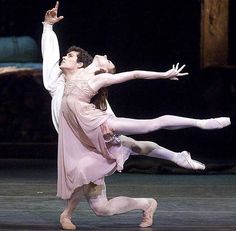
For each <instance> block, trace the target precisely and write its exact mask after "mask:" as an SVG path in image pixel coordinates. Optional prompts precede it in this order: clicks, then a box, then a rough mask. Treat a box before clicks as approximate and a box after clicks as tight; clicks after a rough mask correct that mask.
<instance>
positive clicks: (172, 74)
mask: <svg viewBox="0 0 236 231" xmlns="http://www.w3.org/2000/svg"><path fill="white" fill-rule="evenodd" d="M184 67H185V65H182V66H181V67H180V68H179V63H177V64H176V66H175V65H173V66H172V69H170V70H168V71H166V73H165V74H166V77H167V78H168V79H170V80H179V78H177V77H178V76H185V75H188V72H181V71H182V70H183V69H184Z"/></svg>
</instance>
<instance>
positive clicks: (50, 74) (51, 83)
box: [41, 22, 61, 97]
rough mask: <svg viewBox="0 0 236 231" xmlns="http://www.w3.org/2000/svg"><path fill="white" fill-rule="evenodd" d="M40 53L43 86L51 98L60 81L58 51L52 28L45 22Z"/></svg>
mask: <svg viewBox="0 0 236 231" xmlns="http://www.w3.org/2000/svg"><path fill="white" fill-rule="evenodd" d="M41 51H42V56H43V84H44V87H45V88H46V89H47V90H48V91H49V93H50V94H51V96H52V97H53V95H54V94H55V91H56V89H57V86H58V84H59V83H58V82H60V81H61V78H60V76H61V70H60V67H59V60H60V51H59V45H58V39H57V36H56V34H55V32H54V31H53V26H52V25H50V24H47V23H45V22H43V34H42V38H41Z"/></svg>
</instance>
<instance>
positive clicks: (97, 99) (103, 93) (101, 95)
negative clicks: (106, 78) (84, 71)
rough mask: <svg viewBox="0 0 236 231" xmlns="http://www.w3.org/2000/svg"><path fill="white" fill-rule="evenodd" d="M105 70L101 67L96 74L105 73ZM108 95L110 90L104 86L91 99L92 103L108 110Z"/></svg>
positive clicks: (103, 109)
mask: <svg viewBox="0 0 236 231" xmlns="http://www.w3.org/2000/svg"><path fill="white" fill-rule="evenodd" d="M104 72H105V71H104V70H102V69H100V70H99V71H97V72H96V73H95V75H98V74H101V73H104ZM107 97H108V90H107V88H105V87H103V88H101V89H99V90H98V93H97V94H96V95H95V96H94V97H93V98H92V99H91V103H93V104H94V105H95V107H96V108H98V109H100V110H102V111H106V110H107V101H106V99H107Z"/></svg>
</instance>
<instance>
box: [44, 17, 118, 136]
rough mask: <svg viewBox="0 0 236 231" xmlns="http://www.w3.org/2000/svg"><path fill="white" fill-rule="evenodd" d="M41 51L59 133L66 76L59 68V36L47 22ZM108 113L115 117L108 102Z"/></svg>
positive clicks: (53, 116)
mask: <svg viewBox="0 0 236 231" xmlns="http://www.w3.org/2000/svg"><path fill="white" fill-rule="evenodd" d="M41 50H42V56H43V84H44V87H45V88H46V89H47V90H48V92H49V93H50V95H51V97H52V101H51V113H52V121H53V125H54V127H55V129H56V130H57V132H58V128H59V114H60V108H61V101H62V97H63V92H64V86H65V76H64V74H63V73H62V71H61V69H60V67H59V62H60V51H59V45H58V39H57V36H56V34H55V32H54V31H53V26H52V25H50V24H47V23H45V22H43V34H42V39H41ZM107 112H108V113H110V114H113V115H114V113H113V111H112V109H111V107H110V105H109V104H108V102H107Z"/></svg>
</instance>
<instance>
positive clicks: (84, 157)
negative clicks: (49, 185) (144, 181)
mask: <svg viewBox="0 0 236 231" xmlns="http://www.w3.org/2000/svg"><path fill="white" fill-rule="evenodd" d="M89 78H91V77H90V76H88V77H86V79H84V77H83V80H80V79H79V80H76V81H74V80H73V81H72V80H71V81H67V82H66V84H65V91H64V95H63V99H62V105H61V112H60V119H59V140H58V182H57V196H58V197H61V198H62V199H69V198H70V197H71V194H72V193H73V191H74V190H75V189H76V188H77V187H79V186H82V185H85V184H89V183H90V182H93V183H95V184H97V185H101V184H103V183H104V177H105V176H107V175H110V174H112V173H114V172H115V171H116V170H117V171H121V170H122V169H123V164H124V162H125V161H126V160H127V159H128V157H129V154H130V149H128V148H126V147H124V146H122V144H121V143H120V140H119V138H117V137H115V139H114V140H113V141H111V142H108V143H107V142H105V140H104V134H103V133H102V130H101V126H106V121H107V119H108V118H109V117H110V116H113V115H110V114H108V113H106V112H105V111H101V110H99V109H96V108H95V106H94V105H93V104H92V103H90V100H91V98H92V97H93V96H94V95H96V94H97V93H96V92H94V90H93V89H92V88H91V87H90V86H89V84H88V80H89Z"/></svg>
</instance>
